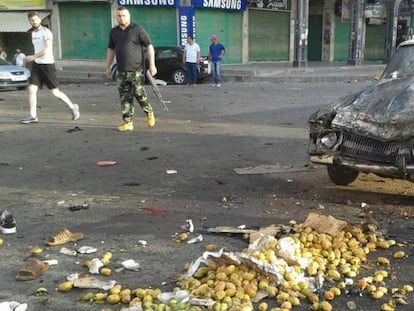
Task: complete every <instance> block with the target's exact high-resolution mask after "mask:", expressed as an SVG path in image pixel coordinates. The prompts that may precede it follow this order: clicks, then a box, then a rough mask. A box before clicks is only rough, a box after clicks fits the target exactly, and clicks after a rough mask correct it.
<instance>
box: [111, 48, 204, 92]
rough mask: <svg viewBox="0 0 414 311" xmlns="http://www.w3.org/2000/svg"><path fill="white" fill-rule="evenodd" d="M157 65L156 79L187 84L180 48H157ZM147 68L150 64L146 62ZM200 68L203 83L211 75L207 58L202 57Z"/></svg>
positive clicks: (113, 69) (113, 74) (113, 71)
mask: <svg viewBox="0 0 414 311" xmlns="http://www.w3.org/2000/svg"><path fill="white" fill-rule="evenodd" d="M154 52H155V64H156V66H157V71H158V72H157V75H156V76H155V78H157V79H160V80H164V81H167V82H171V83H174V84H179V85H182V84H185V83H186V74H185V64H183V53H184V50H183V48H182V47H180V46H156V47H154ZM146 68H148V62H147V61H146ZM197 68H198V80H199V81H201V80H203V79H205V78H207V77H208V76H210V75H211V70H210V65H209V63H208V59H207V57H206V56H202V57H201V59H200V64H198V66H197ZM111 71H112V78H113V79H114V77H115V75H116V71H117V66H116V63H115V64H113V65H112V67H111Z"/></svg>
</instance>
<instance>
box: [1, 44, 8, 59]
mask: <svg viewBox="0 0 414 311" xmlns="http://www.w3.org/2000/svg"><path fill="white" fill-rule="evenodd" d="M0 59H2V60H5V61H7V53H6V50H5V49H4V48H3V47H2V46H0Z"/></svg>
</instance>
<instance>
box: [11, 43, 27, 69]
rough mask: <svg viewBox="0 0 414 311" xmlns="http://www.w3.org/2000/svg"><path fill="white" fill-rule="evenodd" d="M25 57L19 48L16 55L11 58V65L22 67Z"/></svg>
mask: <svg viewBox="0 0 414 311" xmlns="http://www.w3.org/2000/svg"><path fill="white" fill-rule="evenodd" d="M25 58H26V55H25V54H24V53H23V52H22V50H20V49H19V48H17V49H16V54H14V56H13V63H14V64H15V65H17V66H21V67H24V65H25V64H24V59H25Z"/></svg>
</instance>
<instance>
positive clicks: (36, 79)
mask: <svg viewBox="0 0 414 311" xmlns="http://www.w3.org/2000/svg"><path fill="white" fill-rule="evenodd" d="M27 18H28V19H29V23H30V25H32V43H33V46H34V54H33V55H28V56H26V58H25V61H26V63H30V62H33V64H32V73H31V77H30V81H29V87H28V92H29V105H30V115H29V116H27V117H25V118H23V119H21V120H20V122H21V123H23V124H29V123H37V122H39V119H38V118H37V91H38V89H39V87H40V88H41V87H42V86H43V85H46V86H47V88H48V89H49V90H50V91H51V93H52V94H53V95H54V96H56V97H57V98H58V99H60V100H61V101H63V102H64V103H65V104H66V105H67V106H68V107H69V109H70V110H71V112H72V120H78V119H79V117H80V113H79V106H78V105H77V104H73V103H72V101H71V100H70V99H69V97H67V96H66V94H65V93H63V92H62V91H60V90H59V82H58V80H57V77H56V67H55V58H54V56H53V34H52V32H51V31H50V30H49V28H47V27H44V26H42V24H41V22H42V19H41V18H40V16H39V12H37V11H30V12H29V13H28V14H27Z"/></svg>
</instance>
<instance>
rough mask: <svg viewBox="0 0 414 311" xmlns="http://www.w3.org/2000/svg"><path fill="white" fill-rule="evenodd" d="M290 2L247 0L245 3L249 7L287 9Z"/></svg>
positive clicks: (287, 0)
mask: <svg viewBox="0 0 414 311" xmlns="http://www.w3.org/2000/svg"><path fill="white" fill-rule="evenodd" d="M290 2H291V1H290V0H248V2H247V5H248V7H249V8H258V9H264V10H276V11H289V10H290Z"/></svg>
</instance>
